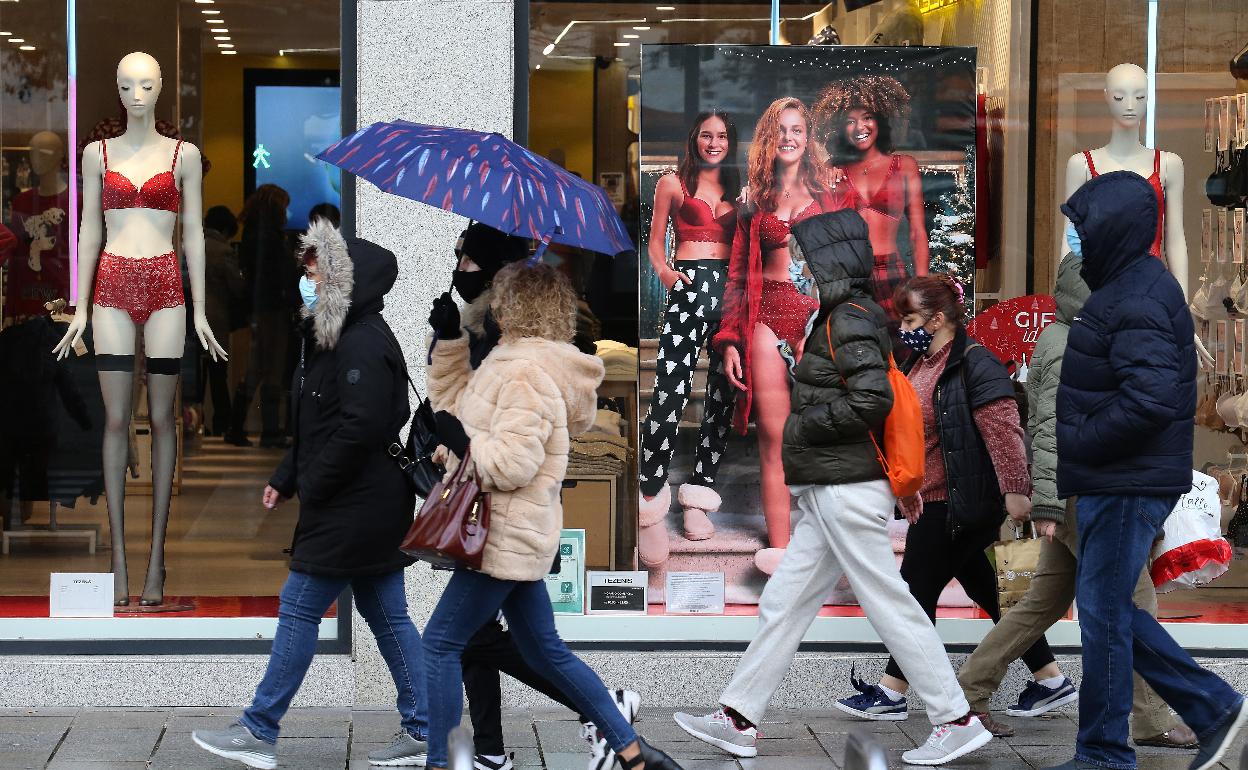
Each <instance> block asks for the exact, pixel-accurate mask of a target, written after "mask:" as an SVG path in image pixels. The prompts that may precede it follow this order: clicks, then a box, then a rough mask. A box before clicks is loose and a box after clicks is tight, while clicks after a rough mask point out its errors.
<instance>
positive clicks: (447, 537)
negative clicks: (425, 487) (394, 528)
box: [399, 449, 490, 570]
mask: <svg viewBox="0 0 1248 770" xmlns="http://www.w3.org/2000/svg"><path fill="white" fill-rule="evenodd" d="M471 468H472V450H471V449H469V450H468V451H467V452H465V453H464V459H463V461H462V462H460V464H459V467H457V468H456V469H455V471H454V472H453V473H452V474H451V475H450V477H449V478H447V479H446V480H445V481H439V482H438V483H437V484H436V485H435V486H434V487H433V489H432V490H430V491H429V496H428V497H427V498H425V502H424V504H423V505H421V506H420V511H419V512H418V513H417V514H416V519H415V520H414V521H412V526H411V528H410V529H409V530H408V531H407V537H405V538H403V543H402V545H400V546H399V550H401V551H403V553H406V554H407V555H409V556H412V557H415V558H417V559H420V560H421V561H427V562H429V563H430V564H432V565H433V566H435V567H454V566H457V565H458V566H463V567H468V568H469V569H475V570H479V569H481V557H482V556H483V555H484V553H485V538H486V535H487V534H488V533H489V530H490V493H489V492H482V491H481V485H480V484H479V483H478V482H477V478H476V474H475V473H474V472H473V471H472V470H471Z"/></svg>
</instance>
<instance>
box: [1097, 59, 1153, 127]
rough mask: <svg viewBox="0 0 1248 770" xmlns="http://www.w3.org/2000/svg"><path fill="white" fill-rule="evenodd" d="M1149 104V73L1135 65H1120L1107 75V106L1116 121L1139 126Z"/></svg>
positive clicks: (1125, 124)
mask: <svg viewBox="0 0 1248 770" xmlns="http://www.w3.org/2000/svg"><path fill="white" fill-rule="evenodd" d="M1147 102H1148V73H1146V72H1145V71H1144V70H1143V69H1141V68H1140V67H1139V66H1137V65H1135V64H1119V65H1118V66H1117V67H1114V68H1113V69H1112V70H1110V71H1109V73H1108V74H1107V75H1105V104H1106V105H1107V106H1108V107H1109V114H1110V115H1111V116H1112V117H1113V119H1114V121H1115V122H1117V123H1118V124H1119V125H1123V126H1138V125H1139V124H1140V122H1141V121H1143V119H1144V108H1145V105H1146V104H1147Z"/></svg>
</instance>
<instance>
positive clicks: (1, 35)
mask: <svg viewBox="0 0 1248 770" xmlns="http://www.w3.org/2000/svg"><path fill="white" fill-rule="evenodd" d="M12 34H13V33H12V32H0V37H8V36H9V35H12Z"/></svg>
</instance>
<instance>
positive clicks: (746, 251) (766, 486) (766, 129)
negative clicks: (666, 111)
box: [714, 97, 847, 575]
mask: <svg viewBox="0 0 1248 770" xmlns="http://www.w3.org/2000/svg"><path fill="white" fill-rule="evenodd" d="M810 134H811V119H810V112H809V111H808V110H807V108H806V105H805V104H803V103H802V102H801V100H799V99H794V98H792V97H785V98H781V99H777V100H776V101H774V102H772V103H771V106H769V107H768V108H767V110H766V112H764V113H763V116H762V117H761V118H759V120H758V125H757V126H755V128H754V138H753V141H752V142H751V144H750V154H749V163H748V176H749V189H750V191H751V193H750V199H751V203H750V204H749V205H743V206H742V207H741V209H740V210H739V211H738V215H737V228H736V234H735V235H734V237H733V243H732V255H731V257H730V259H729V267H728V286H727V288H726V289H725V291H724V313H723V320H722V321H721V322H720V329H719V333H718V334H716V335H715V338H714V346H715V349H716V350H719V351H720V352H721V353H722V355H723V357H724V372H725V374H726V375H727V377H728V380H729V382H730V383H731V384H732V385H733V386H734V387H736V388H737V389H738V390H739V391H740V393H738V395H737V406H736V410H735V415H734V420H733V422H734V425H735V427H736V428H737V430H738V431H739V432H740V433H742V434H744V433H745V429H746V425H747V424H748V423H749V421H750V418H751V417H753V418H754V421H755V424H756V426H757V429H758V449H759V465H760V470H761V474H762V496H763V517H764V518H765V519H766V522H767V539H768V541H769V544H770V546H771V547H769V548H764V549H762V550H761V551H759V552H758V553H757V554H755V556H754V563H755V565H756V566H757V567H758V568H759V569H760V570H762V571H763V572H765V573H767V574H768V575H770V574H771V573H772V572H773V571H775V568H776V567H777V566H778V565H779V564H780V559H781V557H783V556H784V549H785V548H786V547H787V546H788V544H789V505H790V503H791V498H790V496H789V488H788V487H787V486H785V482H784V468H783V466H782V464H781V459H780V447H781V434H782V433H783V431H784V422H785V420H786V419H787V418H788V416H789V411H790V410H789V370H788V367H789V361H786V357H787V358H789V359H791V360H794V361H795V360H796V359H798V358H800V357H801V353H802V344H803V342H804V341H805V339H806V330H807V326H808V324H809V323H810V320H811V318H812V317H813V316H814V314H815V312H816V311H817V310H818V309H819V303H818V302H817V301H816V300H815V299H813V298H811V297H809V296H807V295H805V294H803V293H802V292H800V291H799V290H798V289H797V287H796V285H794V283H793V278H792V275H791V273H790V266H791V265H792V264H793V262H792V259H791V257H790V256H789V227H790V226H791V225H792V224H794V223H796V222H800V221H801V220H803V219H807V218H809V217H812V216H816V215H818V214H822V213H825V212H828V211H835V210H837V209H841V208H845V207H846V205H847V204H846V201H845V200H844V199H843V197H844V196H843V195H834V194H833V192H832V190H831V185H830V184H829V181H828V180H829V179H830V176H831V171H830V170H829V169H827V168H825V167H824V166H823V165H822V164H821V163H820V162H819V160H818V159H817V158H816V156H815V154H814V148H813V147H811V146H810V144H809V142H810ZM841 189H842V190H843V189H844V188H843V187H842V188H841ZM755 410H756V411H755Z"/></svg>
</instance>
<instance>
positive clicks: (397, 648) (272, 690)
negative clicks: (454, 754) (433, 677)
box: [240, 570, 429, 743]
mask: <svg viewBox="0 0 1248 770" xmlns="http://www.w3.org/2000/svg"><path fill="white" fill-rule="evenodd" d="M348 585H349V586H351V590H352V593H353V595H354V597H355V607H356V609H358V610H359V611H360V615H362V616H363V617H364V620H365V621H367V622H368V627H369V628H370V629H372V632H373V636H374V637H376V639H377V646H378V648H380V649H381V656H382V658H384V659H385V661H386V665H387V666H389V668H390V676H392V677H393V678H394V686H395V687H396V688H397V689H398V692H399V697H398V707H399V715H400V716H401V717H402V718H403V719H402V724H403V729H404V730H406V731H407V732H408V733H409V734H411V735H412V736H414V737H416V738H422V739H423V737H424V736H425V734H426V733H427V732H428V724H429V718H428V701H427V699H426V697H425V672H424V661H423V660H422V657H423V653H422V651H421V644H420V633H419V632H417V630H416V626H414V625H413V624H412V619H411V618H410V617H408V614H407V597H406V596H405V595H404V593H403V570H396V571H394V572H388V573H386V574H384V575H374V576H370V577H357V578H346V577H328V576H325V575H308V574H305V573H303V572H291V573H290V575H289V576H288V577H287V578H286V585H285V586H283V587H282V596H281V603H280V605H279V607H278V614H277V617H278V620H277V634H276V635H274V637H273V652H272V654H271V655H269V667H268V669H267V670H266V671H265V672H264V678H263V679H261V680H260V685H259V686H258V687H257V688H256V696H255V698H254V699H253V700H252V702H251V706H249V707H248V708H247V710H246V711H244V712H243V717H242V719H241V720H240V721H241V722H242V723H243V724H244V725H245V726H246V727H247V729H248V730H251V732H252V734H253V735H255V736H256V737H257V738H259V739H260V740H262V741H267V742H269V743H277V735H278V732H279V725H280V723H281V721H282V717H283V716H285V715H286V711H287V710H288V709H289V708H290V701H291V699H292V698H294V697H295V693H296V692H298V690H299V685H301V684H302V683H303V677H304V676H305V675H306V674H307V673H308V667H309V666H311V665H312V656H313V655H314V654H315V653H316V640H317V630H318V628H319V627H320V623H321V618H322V617H324V616H325V612H326V611H327V610H328V609H329V607H330V605H331V604H333V603H334V600H336V599H337V598H338V596H339V594H341V593H342V592H343V590H344V589H345V588H346V587H347V586H348ZM339 622H341V623H350V622H351V619H350V618H349V617H340V618H339Z"/></svg>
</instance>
